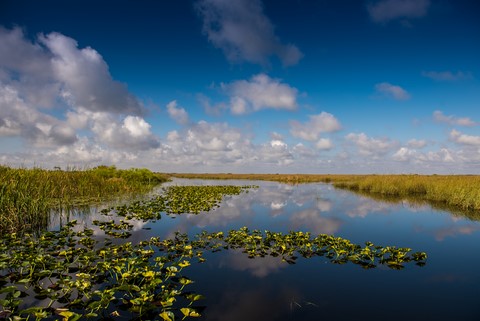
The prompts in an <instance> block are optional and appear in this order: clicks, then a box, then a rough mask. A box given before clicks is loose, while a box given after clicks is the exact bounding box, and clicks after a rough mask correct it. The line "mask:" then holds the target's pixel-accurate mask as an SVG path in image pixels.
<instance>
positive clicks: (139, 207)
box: [102, 185, 258, 221]
mask: <svg viewBox="0 0 480 321" xmlns="http://www.w3.org/2000/svg"><path fill="white" fill-rule="evenodd" d="M250 188H258V186H252V185H245V186H234V185H219V186H168V187H165V188H163V189H162V193H161V194H160V195H158V196H156V197H154V198H152V199H150V200H148V201H136V202H133V203H131V204H129V205H123V206H117V207H112V208H109V209H105V210H103V211H102V213H103V214H106V215H109V214H112V213H115V214H117V215H118V216H122V217H125V218H126V219H132V218H136V219H141V220H144V221H147V220H156V219H160V218H161V213H166V214H167V215H172V214H187V213H188V214H199V213H200V212H208V211H210V210H212V209H214V208H216V207H218V206H220V202H221V201H222V198H223V197H225V196H229V195H238V194H240V193H242V192H247V193H248V189H250Z"/></svg>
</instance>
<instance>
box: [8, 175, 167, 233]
mask: <svg viewBox="0 0 480 321" xmlns="http://www.w3.org/2000/svg"><path fill="white" fill-rule="evenodd" d="M165 180H166V178H165V177H164V176H161V175H159V174H155V173H152V172H151V171H149V170H147V169H130V170H119V169H116V168H115V167H113V166H112V167H107V166H99V167H96V168H93V169H87V170H66V171H63V170H45V169H41V168H33V169H24V168H10V167H6V166H0V231H1V232H13V231H20V230H32V229H38V228H41V227H45V226H46V225H47V224H48V219H49V213H50V211H51V210H52V209H54V208H64V207H68V206H72V205H75V204H78V203H80V202H83V203H85V202H92V201H100V200H103V199H107V198H111V197H114V196H116V195H120V194H124V193H141V192H146V191H148V190H149V189H151V188H152V187H153V186H154V185H156V184H159V183H161V182H163V181H165Z"/></svg>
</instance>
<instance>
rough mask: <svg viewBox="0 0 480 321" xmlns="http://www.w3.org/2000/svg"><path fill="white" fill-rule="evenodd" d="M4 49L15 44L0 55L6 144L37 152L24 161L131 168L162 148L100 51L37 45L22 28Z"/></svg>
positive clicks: (43, 40) (58, 39)
mask: <svg viewBox="0 0 480 321" xmlns="http://www.w3.org/2000/svg"><path fill="white" fill-rule="evenodd" d="M0 43H2V44H7V45H6V46H1V48H0V137H1V136H10V137H20V138H23V139H24V140H25V141H26V142H27V143H29V144H30V147H35V148H36V149H31V150H28V151H26V152H24V154H23V155H22V156H21V157H24V158H28V159H33V161H35V162H37V161H38V163H40V162H42V161H44V162H45V163H47V164H48V163H50V162H52V163H54V162H59V161H60V160H64V161H67V163H72V162H83V163H85V164H86V163H90V162H94V161H99V162H102V161H115V160H131V159H133V156H132V155H134V152H138V151H145V150H148V149H152V148H158V147H159V146H160V144H159V140H158V138H157V137H156V136H155V135H154V134H153V133H152V132H151V130H150V129H151V126H150V124H148V123H147V121H146V120H145V119H144V118H142V117H141V115H142V114H143V111H144V110H143V109H144V108H143V106H142V104H141V103H140V102H139V101H138V100H137V98H136V97H135V96H133V95H132V94H131V93H130V92H129V91H128V89H127V87H126V85H124V84H122V83H120V82H117V81H115V80H114V79H113V78H112V77H111V75H110V72H109V70H108V65H107V63H106V62H105V61H104V60H103V58H102V56H101V55H100V54H99V53H98V52H97V51H95V50H94V49H93V48H90V47H86V48H79V47H78V44H77V42H76V41H75V40H74V39H72V38H69V37H67V36H64V35H62V34H60V33H49V34H46V35H43V34H40V35H38V36H37V38H36V39H35V40H33V41H31V40H29V39H27V37H26V35H25V34H24V33H23V31H22V30H21V29H19V28H14V29H11V30H9V29H5V28H2V27H0ZM46 108H54V109H53V112H47V111H45V109H46ZM68 153H69V155H70V156H69V157H67V156H66V155H67V154H68ZM19 157H20V156H19ZM48 157H50V159H49V160H50V162H49V160H48V159H47V158H48ZM12 158H13V159H16V158H15V157H13V156H12Z"/></svg>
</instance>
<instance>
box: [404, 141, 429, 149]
mask: <svg viewBox="0 0 480 321" xmlns="http://www.w3.org/2000/svg"><path fill="white" fill-rule="evenodd" d="M407 146H408V147H410V148H423V147H425V146H427V141H426V140H424V139H420V140H418V139H410V140H409V141H408V142H407Z"/></svg>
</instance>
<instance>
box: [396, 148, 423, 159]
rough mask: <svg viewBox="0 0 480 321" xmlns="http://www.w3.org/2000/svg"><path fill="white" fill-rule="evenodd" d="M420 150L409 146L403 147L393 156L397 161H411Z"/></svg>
mask: <svg viewBox="0 0 480 321" xmlns="http://www.w3.org/2000/svg"><path fill="white" fill-rule="evenodd" d="M417 154H418V152H417V151H416V150H412V149H409V148H407V147H401V148H400V149H399V150H397V151H396V152H395V153H394V154H393V155H392V158H393V159H394V160H396V161H402V162H405V161H409V160H411V159H412V158H414V157H416V156H417Z"/></svg>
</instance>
